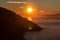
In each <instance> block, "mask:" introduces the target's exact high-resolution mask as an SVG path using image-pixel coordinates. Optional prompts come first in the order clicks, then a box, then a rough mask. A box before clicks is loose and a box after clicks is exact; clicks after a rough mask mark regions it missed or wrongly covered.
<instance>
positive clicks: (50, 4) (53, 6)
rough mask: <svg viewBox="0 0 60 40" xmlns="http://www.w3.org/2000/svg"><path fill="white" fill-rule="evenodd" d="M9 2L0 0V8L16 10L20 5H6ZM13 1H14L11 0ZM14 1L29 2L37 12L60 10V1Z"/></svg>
mask: <svg viewBox="0 0 60 40" xmlns="http://www.w3.org/2000/svg"><path fill="white" fill-rule="evenodd" d="M7 1H9V0H0V6H1V5H2V6H5V7H8V8H18V7H19V6H21V4H8V3H6V2H7ZM12 1H15V0H12ZM16 1H29V2H30V3H31V4H32V5H33V6H34V7H35V8H37V9H39V10H60V0H16Z"/></svg>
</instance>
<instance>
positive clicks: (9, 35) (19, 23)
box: [0, 7, 42, 40]
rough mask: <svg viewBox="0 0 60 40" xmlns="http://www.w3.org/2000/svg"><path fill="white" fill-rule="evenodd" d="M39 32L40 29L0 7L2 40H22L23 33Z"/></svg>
mask: <svg viewBox="0 0 60 40" xmlns="http://www.w3.org/2000/svg"><path fill="white" fill-rule="evenodd" d="M40 30H42V28H40V27H39V26H38V25H37V24H35V23H33V22H32V21H29V20H27V19H26V18H23V17H21V16H19V15H17V14H16V13H14V12H12V11H10V10H8V9H5V8H2V7H0V32H1V36H0V37H1V39H2V40H5V39H6V40H24V32H27V31H40Z"/></svg>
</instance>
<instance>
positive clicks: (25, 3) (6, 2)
mask: <svg viewBox="0 0 60 40" xmlns="http://www.w3.org/2000/svg"><path fill="white" fill-rule="evenodd" d="M6 3H24V4H26V3H27V2H19V1H7V2H6Z"/></svg>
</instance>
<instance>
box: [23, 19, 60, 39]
mask: <svg viewBox="0 0 60 40" xmlns="http://www.w3.org/2000/svg"><path fill="white" fill-rule="evenodd" d="M33 22H35V23H36V24H38V25H39V26H40V27H42V28H44V30H42V31H38V32H28V33H26V34H25V36H24V37H25V38H26V40H60V20H35V21H33Z"/></svg>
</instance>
